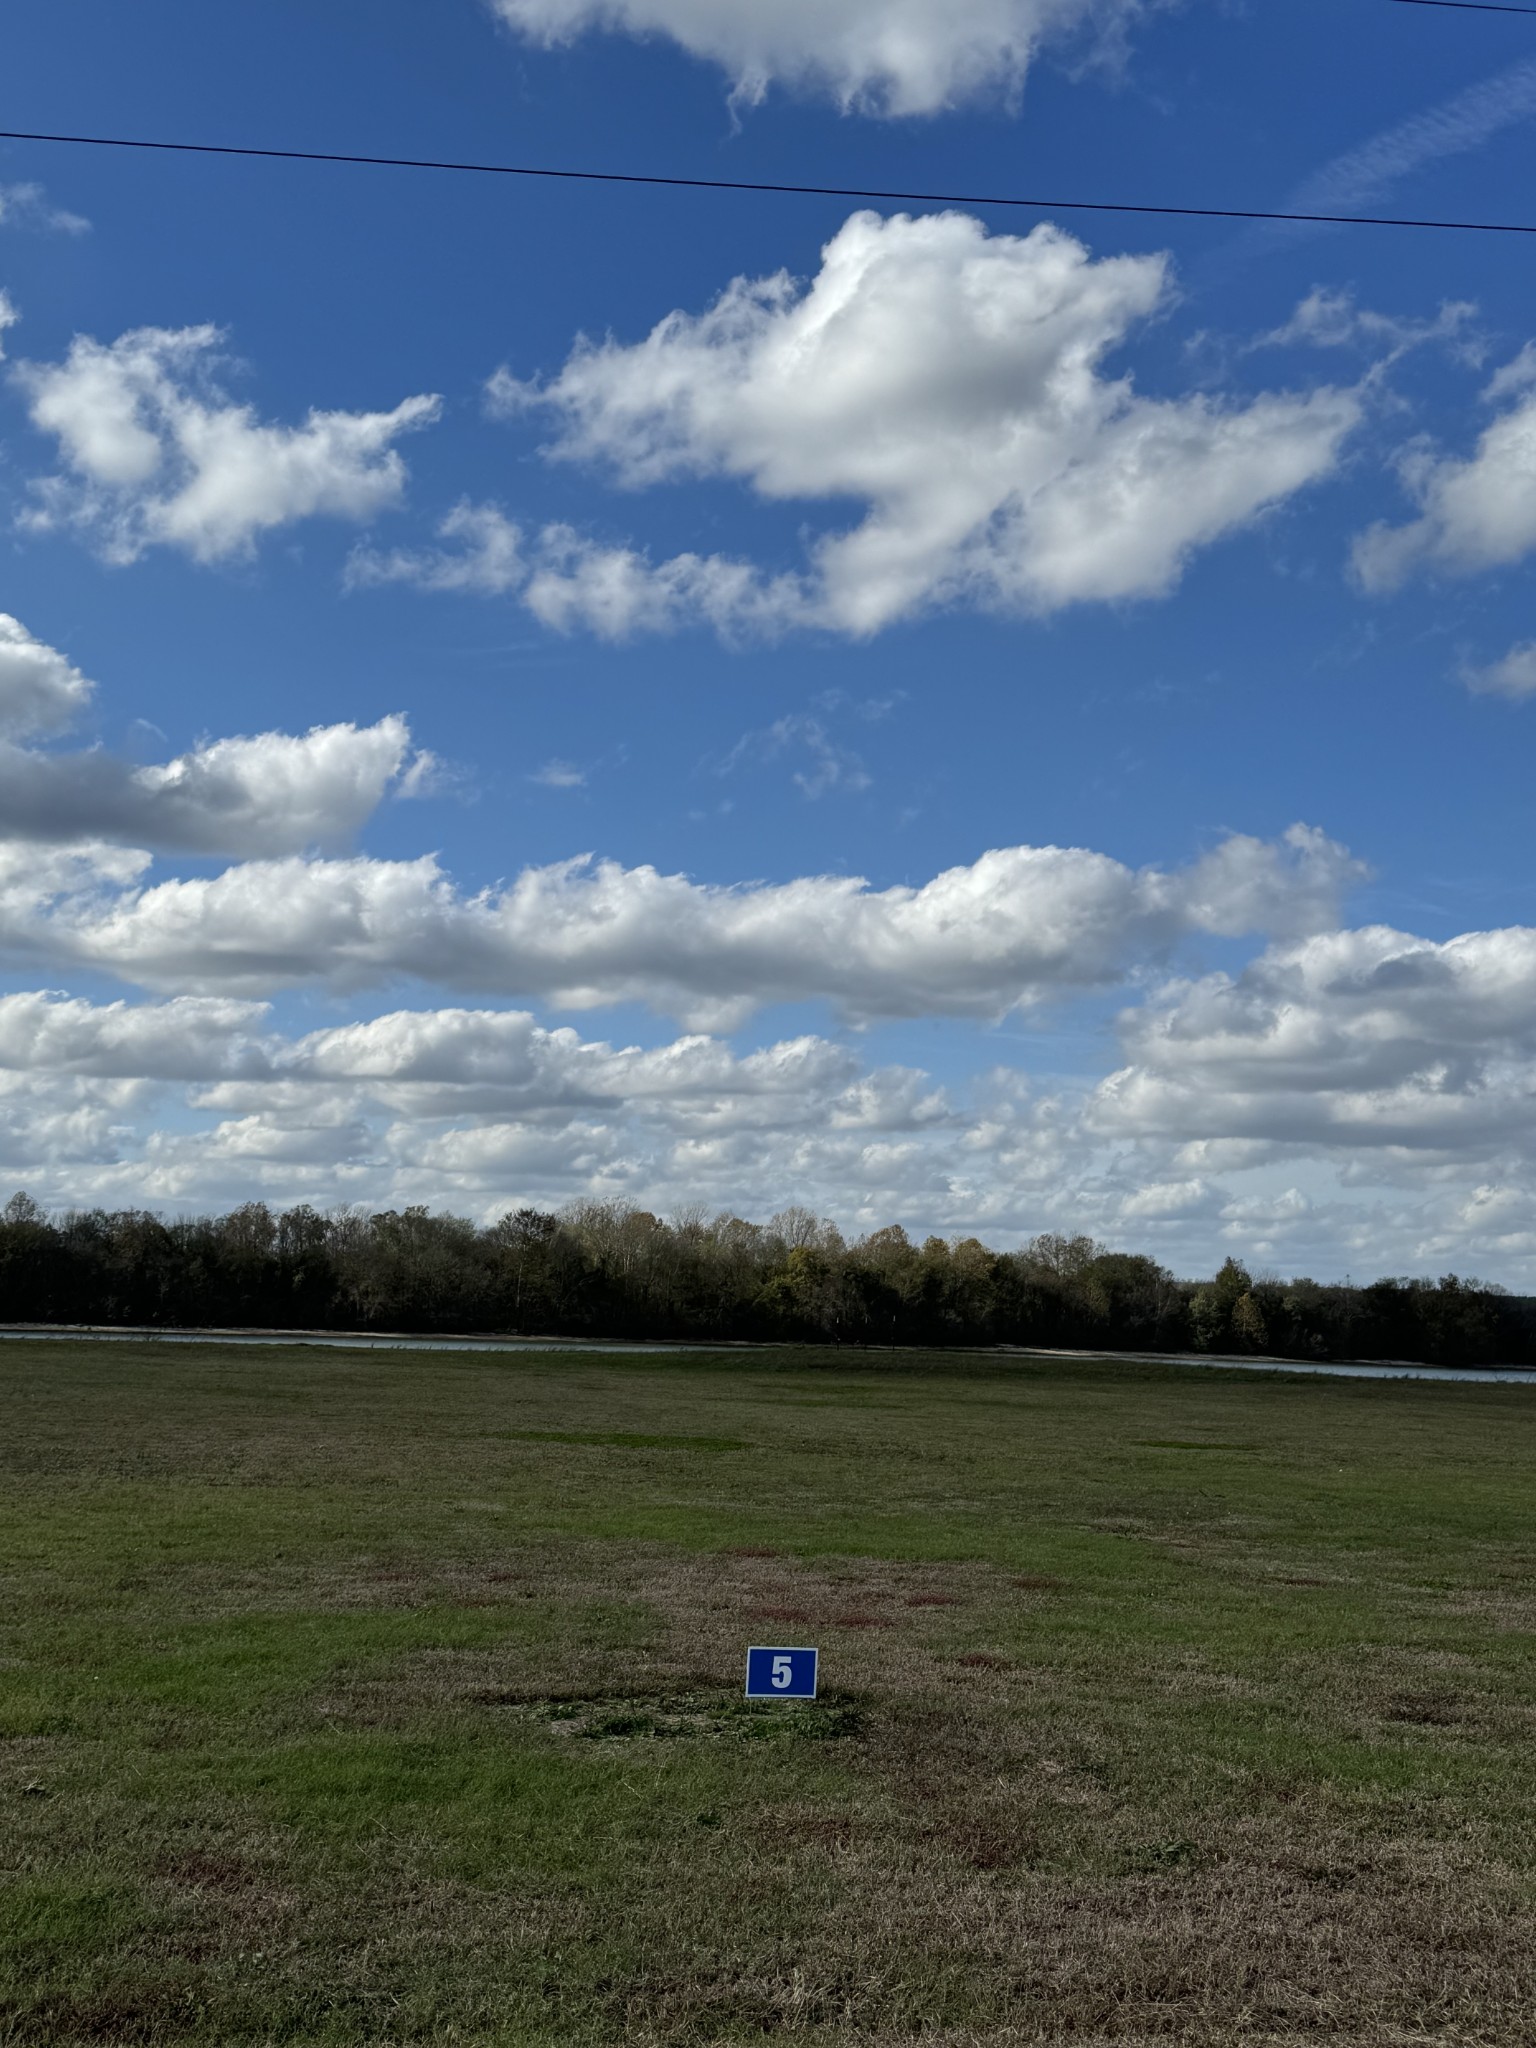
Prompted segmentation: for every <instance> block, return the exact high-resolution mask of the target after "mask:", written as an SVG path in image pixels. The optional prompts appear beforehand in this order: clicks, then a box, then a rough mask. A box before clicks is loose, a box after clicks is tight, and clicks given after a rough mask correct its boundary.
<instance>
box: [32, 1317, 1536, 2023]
mask: <svg viewBox="0 0 1536 2048" xmlns="http://www.w3.org/2000/svg"><path fill="white" fill-rule="evenodd" d="M1533 1403H1536V1395H1533V1393H1532V1391H1531V1390H1530V1389H1529V1388H1525V1387H1513V1388H1502V1387H1493V1386H1454V1385H1437V1384H1432V1383H1418V1384H1413V1383H1397V1384H1375V1383H1361V1382H1352V1381H1328V1380H1320V1379H1312V1380H1302V1379H1290V1378H1273V1379H1272V1378H1268V1377H1262V1378H1261V1377H1244V1376H1242V1375H1240V1374H1228V1373H1221V1372H1211V1371H1204V1372H1202V1371H1198V1370H1182V1369H1179V1368H1167V1367H1147V1368H1140V1367H1134V1366H1126V1365H1114V1364H1090V1363H1079V1362H1068V1361H1045V1362H1028V1363H1023V1362H1019V1361H1012V1362H1009V1363H1007V1364H1006V1365H1004V1364H1000V1363H993V1362H990V1361H987V1360H983V1359H977V1358H971V1359H966V1360H943V1359H923V1358H916V1357H903V1358H900V1359H894V1360H893V1359H891V1358H881V1357H870V1358H869V1359H868V1360H861V1359H860V1358H859V1357H857V1356H856V1357H853V1358H850V1357H847V1356H842V1355H833V1356H829V1355H827V1354H825V1353H818V1354H808V1353H791V1352H786V1353H782V1354H778V1353H769V1354H752V1355H750V1356H745V1357H744V1356H740V1355H737V1356H722V1357H718V1358H715V1357H708V1356H688V1357H678V1358H654V1357H652V1358H632V1359H630V1358H614V1357H611V1356H604V1357H585V1358H583V1357H578V1356H564V1357H562V1356H552V1355H543V1356H526V1355H525V1356H520V1357H518V1356H513V1357H474V1356H464V1355H453V1354H438V1355H426V1356H420V1355H418V1356H412V1355H410V1354H404V1353H402V1354H389V1353H363V1354H351V1355H349V1354H345V1353H337V1352H324V1351H310V1352H304V1351H300V1350H292V1351H266V1352H261V1351H249V1350H243V1351H242V1350H235V1349H232V1348H224V1349H220V1348H219V1347H217V1346H215V1345H209V1346H207V1347H206V1348H172V1347H156V1346H154V1345H145V1346H142V1347H129V1346H116V1345H112V1346H108V1345H102V1346H91V1345H89V1344H83V1343H82V1344H80V1345H79V1346H70V1345H64V1344H48V1345H36V1346H29V1345H26V1344H7V1345H5V1346H3V1347H0V1471H3V1475H4V1477H3V1492H0V1568H3V1580H4V1596H3V1616H0V1619H3V1634H0V1815H3V1826H0V2041H3V2042H6V2043H38V2044H44V2043H46V2044H48V2048H70V2044H75V2043H84V2042H92V2043H102V2042H108V2043H117V2042H122V2043H136V2042H155V2043H160V2042H166V2043H169V2042H177V2043H181V2042H187V2043H199V2044H203V2043H207V2044H212V2043H221V2044H223V2043H235V2044H258V2043H279V2042H281V2043H311V2042H312V2043H336V2044H341V2043H346V2044H383V2043H407V2042H410V2043H418V2042H420V2043H425V2042H431V2043H455V2044H491V2043H496V2044H534V2043H538V2044H546V2043H547V2044H556V2043H559V2044H562V2048H563V2044H607V2043H614V2042H623V2043H631V2042H633V2043H654V2044H683V2043H703V2042H727V2041H732V2042H734V2041H750V2040H756V2039H759V2038H761V2037H762V2036H764V2035H773V2034H786V2035H789V2036H792V2037H793V2038H795V2039H796V2040H799V2041H803V2042H806V2043H825V2044H832V2043H837V2044H853V2043H858V2044H867V2048H895V2044H898V2043H912V2042H918V2041H922V2042H932V2043H935V2044H938V2043H944V2044H947V2048H959V2044H964V2043H999V2044H1006V2043H1026V2042H1056V2041H1067V2042H1070V2043H1072V2044H1074V2048H1087V2044H1090V2043H1094V2042H1111V2041H1112V2042H1115V2043H1120V2044H1130V2043H1136V2042H1147V2043H1150V2042H1158V2043H1167V2042H1188V2043H1200V2044H1210V2048H1217V2044H1220V2048H1226V2044H1229V2043H1234V2042H1242V2043H1250V2044H1257V2043H1281V2042H1284V2043H1303V2042H1305V2043H1313V2042H1326V2043H1341V2042H1359V2043H1369V2044H1371V2048H1388V2044H1396V2043H1402V2044H1406V2043H1420V2042H1435V2043H1441V2042H1446V2043H1479V2044H1482V2043H1486V2044H1497V2048H1509V2044H1512V2043H1520V2042H1524V2041H1529V2040H1531V2039H1532V2038H1533V2036H1536V2017H1533V2016H1536V1835H1533V1829H1532V1822H1533V1818H1536V1644H1533V1638H1532V1628H1533V1624H1536V1519H1533V1514H1532V1509H1533V1504H1536V1484H1533V1482H1536V1405H1533ZM751 1641H759V1642H762V1641H767V1642H774V1641H785V1642H790V1643H798V1642H810V1643H817V1644H819V1645H820V1647H821V1649H822V1652H823V1686H824V1697H823V1699H822V1700H821V1701H820V1702H819V1703H818V1704H817V1705H816V1706H815V1707H813V1708H789V1707H769V1708H764V1709H750V1710H749V1709H748V1708H747V1707H746V1705H745V1704H744V1703H743V1702H742V1701H741V1699H740V1698H739V1693H740V1685H741V1670H742V1665H743V1653H744V1649H745V1646H746V1644H747V1643H748V1642H751Z"/></svg>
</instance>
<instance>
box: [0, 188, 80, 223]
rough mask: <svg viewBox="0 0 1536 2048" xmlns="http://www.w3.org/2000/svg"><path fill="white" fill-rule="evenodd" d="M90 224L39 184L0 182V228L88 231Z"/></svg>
mask: <svg viewBox="0 0 1536 2048" xmlns="http://www.w3.org/2000/svg"><path fill="white" fill-rule="evenodd" d="M90 227H91V224H90V222H89V221H88V220H84V219H82V217H81V216H80V215H79V214H78V213H69V212H67V211H66V210H65V209H64V208H63V207H62V206H55V205H53V204H52V202H51V201H50V200H49V198H48V195H47V193H46V192H45V191H44V190H43V188H42V186H41V185H32V184H24V185H0V228H43V229H45V230H48V231H51V232H52V233H54V234H60V235H84V234H89V232H90Z"/></svg>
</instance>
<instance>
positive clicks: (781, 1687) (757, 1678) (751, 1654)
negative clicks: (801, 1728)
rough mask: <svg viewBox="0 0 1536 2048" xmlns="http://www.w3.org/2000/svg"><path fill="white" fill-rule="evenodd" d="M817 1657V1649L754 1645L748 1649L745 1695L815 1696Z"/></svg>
mask: <svg viewBox="0 0 1536 2048" xmlns="http://www.w3.org/2000/svg"><path fill="white" fill-rule="evenodd" d="M819 1657H820V1652H819V1651H816V1650H805V1649H798V1650H784V1649H764V1648H762V1647H761V1645H759V1644H753V1646H752V1648H751V1649H749V1650H748V1651H747V1698H748V1699H749V1700H813V1699H815V1697H816V1666H817V1663H818V1661H819Z"/></svg>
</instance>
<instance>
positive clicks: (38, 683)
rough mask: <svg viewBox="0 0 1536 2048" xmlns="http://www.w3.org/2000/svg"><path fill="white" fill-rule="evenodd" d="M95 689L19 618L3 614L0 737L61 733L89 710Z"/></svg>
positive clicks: (0, 616)
mask: <svg viewBox="0 0 1536 2048" xmlns="http://www.w3.org/2000/svg"><path fill="white" fill-rule="evenodd" d="M94 687H95V686H94V685H93V684H92V683H90V682H88V681H87V680H86V678H85V677H84V676H83V675H81V673H80V671H79V669H77V668H76V667H75V666H74V664H73V663H72V662H70V661H68V660H67V659H66V658H65V656H63V655H62V654H60V653H59V652H58V650H57V649H56V648H53V647H48V646H45V644H44V643H43V642H42V641H41V640H38V639H36V638H34V636H33V635H32V634H31V633H29V632H28V631H27V629H26V627H25V626H24V625H23V624H22V623H21V621H20V619H15V618H12V617H11V615H10V613H9V612H0V736H3V737H4V739H11V740H14V739H19V738H21V737H23V736H24V735H27V734H30V733H50V732H61V731H62V730H63V729H64V728H65V727H66V726H70V725H73V724H74V722H75V720H76V719H77V718H78V717H79V716H80V714H81V712H82V711H84V710H85V708H86V706H87V705H88V704H89V703H90V701H91V696H92V692H93V690H94Z"/></svg>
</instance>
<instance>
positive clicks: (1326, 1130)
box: [1095, 926, 1536, 1160]
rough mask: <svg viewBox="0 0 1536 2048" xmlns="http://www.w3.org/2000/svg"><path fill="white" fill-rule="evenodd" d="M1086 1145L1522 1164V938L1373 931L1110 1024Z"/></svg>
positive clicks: (1212, 982) (1531, 1068)
mask: <svg viewBox="0 0 1536 2048" xmlns="http://www.w3.org/2000/svg"><path fill="white" fill-rule="evenodd" d="M1122 1033H1123V1037H1124V1041H1125V1046H1126V1051H1127V1053H1128V1055H1129V1058H1130V1064H1129V1065H1128V1066H1127V1067H1125V1068H1124V1069H1123V1070H1122V1071H1121V1072H1119V1073H1117V1074H1115V1075H1114V1076H1112V1077H1111V1078H1110V1079H1109V1080H1108V1081H1106V1082H1105V1083H1104V1084H1103V1087H1102V1088H1101V1089H1100V1091H1099V1096H1098V1100H1097V1104H1096V1108H1095V1119H1096V1123H1097V1127H1098V1128H1099V1129H1100V1130H1101V1131H1103V1132H1113V1133H1117V1134H1121V1135H1126V1134H1133V1133H1134V1134H1143V1135H1152V1136H1157V1137H1161V1138H1165V1139H1177V1140H1178V1141H1179V1142H1181V1143H1182V1144H1184V1145H1189V1144H1191V1143H1193V1142H1197V1141H1199V1140H1203V1139H1214V1140H1220V1141H1222V1142H1230V1141H1233V1140H1247V1141H1259V1142H1261V1143H1263V1144H1266V1145H1269V1146H1272V1147H1304V1148H1307V1149H1308V1150H1314V1151H1315V1150H1318V1149H1322V1150H1324V1151H1328V1152H1335V1151H1337V1152H1341V1153H1343V1154H1344V1155H1345V1156H1346V1157H1347V1158H1354V1157H1355V1156H1357V1155H1358V1154H1360V1153H1361V1152H1362V1151H1366V1150H1394V1151H1399V1152H1403V1153H1408V1154H1412V1153H1420V1154H1429V1155H1437V1156H1438V1155H1445V1156H1448V1157H1451V1158H1456V1159H1461V1160H1465V1159H1468V1158H1475V1157H1481V1156H1486V1155H1488V1154H1490V1153H1494V1154H1497V1153H1505V1152H1508V1151H1510V1150H1511V1149H1513V1150H1514V1151H1515V1152H1516V1153H1517V1154H1523V1153H1524V1152H1525V1151H1526V1150H1527V1149H1528V1146H1529V1141H1530V1135H1531V1133H1532V1131H1533V1130H1536V931H1530V930H1526V929H1524V928H1521V927H1514V928H1511V929H1506V930H1500V931H1490V932H1470V933H1466V934H1464V935H1462V936H1461V937H1458V938H1455V939H1450V940H1447V941H1445V942H1444V943H1440V944H1436V943H1434V942H1432V941H1430V940H1427V939H1418V938H1414V937H1412V936H1410V935H1408V934H1405V933H1402V932H1396V931H1392V930H1390V929H1388V928H1386V927H1383V926H1371V927H1367V928H1365V929H1363V930H1358V931H1340V932H1331V933H1325V934H1322V935H1319V936H1316V937H1312V938H1308V939H1305V940H1303V941H1301V942H1300V943H1299V944H1296V945H1292V946H1281V947H1276V948H1272V949H1271V950H1269V951H1268V952H1266V953H1265V954H1263V955H1262V956H1261V957H1260V958H1259V959H1258V960H1257V961H1255V962H1253V963H1252V964H1251V965H1250V966H1249V967H1247V968H1246V969H1245V970H1244V971H1243V972H1242V973H1241V974H1240V975H1238V976H1236V977H1235V978H1233V977H1228V976H1226V975H1213V976H1210V977H1209V978H1207V979H1205V980H1203V981H1198V982H1187V983H1174V984H1173V985H1172V986H1171V987H1170V988H1168V989H1167V990H1166V991H1165V992H1164V993H1163V994H1162V996H1161V997H1160V998H1159V999H1158V1000H1156V1001H1154V1002H1152V1003H1150V1004H1148V1005H1147V1006H1146V1007H1145V1008H1143V1009H1141V1010H1138V1011H1133V1012H1131V1013H1130V1014H1129V1015H1127V1016H1126V1017H1125V1018H1123V1019H1122Z"/></svg>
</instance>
